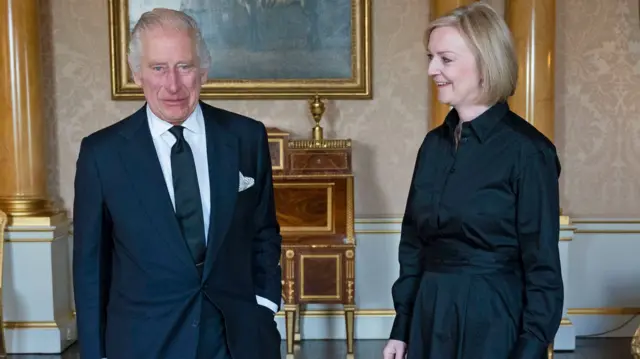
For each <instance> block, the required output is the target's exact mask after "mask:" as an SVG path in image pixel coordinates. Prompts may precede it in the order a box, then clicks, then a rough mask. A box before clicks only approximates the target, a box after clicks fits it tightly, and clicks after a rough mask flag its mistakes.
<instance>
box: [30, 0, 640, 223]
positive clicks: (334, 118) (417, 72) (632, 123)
mask: <svg viewBox="0 0 640 359" xmlns="http://www.w3.org/2000/svg"><path fill="white" fill-rule="evenodd" d="M41 1H42V5H43V6H42V17H43V24H42V25H43V31H42V32H43V34H42V36H43V41H42V44H43V50H44V54H45V55H44V56H45V59H46V60H47V61H45V63H46V68H45V75H46V77H45V87H46V88H45V89H46V93H47V94H48V96H47V100H46V106H47V108H46V112H45V113H46V115H47V116H49V117H48V123H49V126H50V131H51V132H52V135H51V138H52V140H53V141H52V143H51V144H50V145H49V149H50V151H49V155H50V161H49V180H50V184H51V190H52V192H53V193H54V194H55V195H59V196H60V197H61V200H62V202H63V204H64V206H65V207H66V208H70V207H71V204H72V200H73V185H72V183H73V176H74V171H75V159H76V157H77V153H78V148H79V144H80V140H81V138H82V137H83V136H85V135H87V134H89V133H91V132H92V131H95V130H97V129H99V128H102V127H104V126H107V125H109V124H111V123H114V122H116V121H118V120H119V119H121V118H122V117H124V116H126V115H128V114H129V113H131V112H133V111H134V110H136V109H137V108H138V107H139V106H140V105H141V102H139V101H135V102H120V101H118V102H116V101H112V100H111V99H110V83H109V50H108V49H109V44H108V41H109V40H108V19H107V1H103V0H41ZM490 2H491V3H493V4H498V5H500V1H496V0H493V1H490ZM373 3H374V5H373V30H374V31H373V71H374V74H373V78H374V99H373V100H371V101H336V102H330V103H329V104H328V110H327V114H326V118H325V119H324V120H323V123H324V125H325V126H326V131H327V133H328V135H330V136H339V137H349V138H352V139H353V141H354V169H355V173H356V176H357V177H356V213H357V215H358V216H359V217H379V216H396V215H399V214H401V213H402V211H403V208H404V201H405V199H406V192H407V185H408V182H409V178H410V175H411V170H412V168H413V161H414V159H415V153H416V150H417V148H418V146H419V145H420V142H421V140H422V138H423V136H424V134H425V132H426V131H427V124H428V107H429V106H428V99H429V97H428V86H427V81H428V80H427V76H426V60H425V57H424V52H423V47H422V42H421V32H422V31H423V29H424V28H425V25H426V19H428V14H429V9H428V7H429V6H428V0H403V1H396V0H374V1H373ZM637 6H638V4H637V1H635V0H563V1H557V19H558V20H557V34H558V35H557V53H556V56H557V60H556V69H557V70H556V78H557V86H556V94H557V111H556V127H557V128H556V133H557V135H556V136H557V139H556V142H557V144H558V147H559V151H560V154H561V159H562V163H563V167H564V171H563V175H562V205H563V209H564V211H565V213H566V214H569V215H571V216H572V217H589V216H591V217H639V216H640V181H638V180H637V179H638V178H640V146H639V145H638V144H637V138H640V121H638V120H637V118H636V117H637V115H636V112H637V106H636V103H640V81H639V80H640V56H639V54H640V25H639V23H638V7H637ZM498 7H500V6H498ZM585 24H587V25H588V26H587V27H584V26H585ZM209 102H210V103H212V104H214V105H217V106H221V107H225V108H228V109H230V110H234V111H238V112H240V113H243V114H247V115H250V116H253V117H255V118H256V119H259V120H261V121H263V122H265V123H266V124H267V125H269V126H277V127H280V128H282V129H284V130H288V131H290V132H292V133H293V134H294V136H297V137H299V136H307V135H309V134H310V128H311V127H312V125H313V121H312V120H311V118H310V116H309V115H308V112H307V108H306V104H305V102H304V101H219V102H213V101H209Z"/></svg>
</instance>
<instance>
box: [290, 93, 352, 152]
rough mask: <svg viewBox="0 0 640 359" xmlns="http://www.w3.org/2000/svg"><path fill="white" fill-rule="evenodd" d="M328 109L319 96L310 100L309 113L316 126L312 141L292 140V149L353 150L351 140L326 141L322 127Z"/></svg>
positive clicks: (313, 130)
mask: <svg viewBox="0 0 640 359" xmlns="http://www.w3.org/2000/svg"><path fill="white" fill-rule="evenodd" d="M325 109H326V107H325V104H324V102H322V99H321V98H320V96H319V95H318V94H316V95H315V96H313V98H311V99H310V100H309V111H310V112H311V116H312V117H313V120H314V121H315V122H316V125H315V126H313V129H312V131H311V132H312V133H311V139H308V140H291V141H289V148H290V149H333V150H338V149H344V148H351V140H350V139H325V138H324V129H323V128H322V126H320V121H321V120H322V115H324V111H325Z"/></svg>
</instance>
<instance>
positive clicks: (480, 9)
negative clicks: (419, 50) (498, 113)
mask: <svg viewBox="0 0 640 359" xmlns="http://www.w3.org/2000/svg"><path fill="white" fill-rule="evenodd" d="M439 27H453V28H456V29H457V30H458V31H459V32H460V35H461V36H462V37H463V38H464V40H465V41H466V43H467V45H468V46H469V47H470V48H471V51H472V52H473V54H474V56H475V58H476V64H477V65H478V71H479V72H480V78H481V81H482V96H481V98H480V100H481V101H482V102H483V103H484V104H494V103H497V102H504V101H506V100H507V98H508V97H510V96H512V95H513V94H514V92H515V90H516V84H517V82H518V58H517V56H516V54H515V49H514V45H513V38H512V35H511V31H509V27H508V26H507V24H506V23H505V21H504V19H503V18H502V17H501V16H500V15H499V14H498V13H497V12H496V11H495V10H494V9H493V8H492V7H491V6H489V5H488V4H486V3H483V2H481V1H477V2H474V3H472V4H470V5H467V6H461V7H459V8H457V9H455V10H453V11H451V12H450V13H448V14H446V15H444V16H442V17H439V18H437V19H435V20H434V21H432V22H431V23H430V24H429V26H428V27H427V31H426V32H425V37H424V44H425V47H428V45H429V37H430V35H431V32H432V31H433V30H434V29H436V28H439Z"/></svg>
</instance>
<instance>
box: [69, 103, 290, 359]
mask: <svg viewBox="0 0 640 359" xmlns="http://www.w3.org/2000/svg"><path fill="white" fill-rule="evenodd" d="M200 106H201V107H202V112H203V117H204V123H205V131H206V139H207V156H208V162H209V163H208V166H209V177H210V187H211V218H210V228H209V235H208V237H209V242H208V246H207V255H206V260H205V264H204V272H203V274H202V276H200V274H199V273H198V271H197V269H196V267H195V264H194V261H193V259H192V257H191V255H190V252H189V249H188V247H187V245H186V243H185V241H184V240H183V239H182V236H181V232H180V229H179V226H178V223H177V221H176V218H175V213H174V210H173V206H172V204H171V200H170V197H169V194H168V192H167V188H166V184H165V182H164V178H163V175H162V170H161V167H160V164H159V162H158V158H157V155H156V152H155V148H154V145H153V141H152V137H151V133H150V130H149V126H148V124H147V115H146V111H145V107H144V106H143V107H142V108H141V109H140V110H138V111H137V112H136V113H134V114H133V115H131V116H129V117H128V118H126V119H124V120H122V121H120V122H118V123H115V124H114V125H111V126H109V127H107V128H104V129H102V130H100V131H97V132H96V133H93V134H91V135H90V136H87V137H86V138H84V139H83V140H82V142H81V146H80V154H79V158H78V160H77V169H76V179H75V201H74V248H73V280H74V292H75V301H76V311H77V323H78V337H79V338H78V339H79V344H80V354H81V357H82V358H83V359H100V358H103V357H105V356H107V357H108V358H109V359H123V358H129V357H131V358H136V359H143V358H150V359H151V358H153V359H162V358H168V359H171V358H185V359H188V358H195V356H196V348H197V346H198V340H199V339H200V338H199V337H198V333H199V328H198V325H199V321H200V319H201V311H202V304H203V300H208V301H210V302H211V303H212V304H213V305H215V307H216V308H218V309H219V311H220V312H221V313H222V316H223V319H224V326H225V331H226V340H227V344H228V347H229V350H230V353H231V355H232V356H233V358H234V359H255V358H258V357H261V355H260V353H261V352H263V351H264V350H265V347H266V346H273V345H277V346H278V347H279V345H280V336H279V334H278V332H277V328H276V326H275V323H274V320H273V313H270V311H269V309H267V308H265V307H262V306H259V305H258V304H257V303H256V297H255V296H256V295H259V296H262V297H264V298H267V299H269V300H270V301H272V302H274V303H280V298H281V282H280V280H281V277H280V276H281V272H280V266H279V260H280V245H281V240H282V239H281V236H280V233H279V231H280V229H279V226H278V223H277V220H276V214H275V206H274V199H273V184H272V177H271V161H270V155H269V148H268V144H267V134H266V129H265V127H264V125H263V124H262V123H260V122H258V121H255V120H252V119H250V118H247V117H244V116H241V115H238V114H234V113H231V112H228V111H224V110H221V109H217V108H214V107H211V106H209V105H207V104H205V103H202V102H201V103H200ZM239 172H242V174H243V175H244V176H247V177H252V178H254V179H255V184H254V186H252V187H250V188H249V189H247V190H244V191H242V192H239V191H238V186H239V175H238V173H239ZM201 339H202V340H206V338H201Z"/></svg>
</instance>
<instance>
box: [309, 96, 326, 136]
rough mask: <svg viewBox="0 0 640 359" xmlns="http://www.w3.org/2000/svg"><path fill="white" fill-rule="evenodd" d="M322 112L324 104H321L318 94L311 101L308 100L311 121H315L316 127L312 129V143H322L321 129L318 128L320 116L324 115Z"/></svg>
mask: <svg viewBox="0 0 640 359" xmlns="http://www.w3.org/2000/svg"><path fill="white" fill-rule="evenodd" d="M324 110H325V106H324V102H322V100H321V99H320V96H318V94H316V95H315V96H313V99H311V100H309V111H311V116H313V120H314V121H316V125H315V126H314V127H313V140H314V141H318V142H322V140H323V139H324V134H323V129H322V127H321V126H320V121H321V120H322V115H324Z"/></svg>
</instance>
